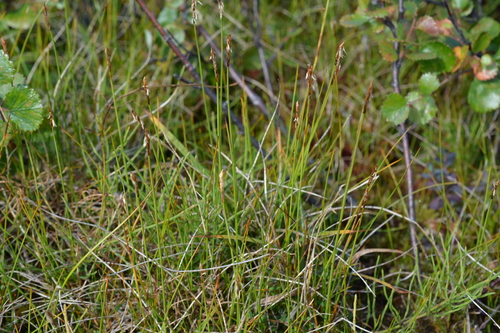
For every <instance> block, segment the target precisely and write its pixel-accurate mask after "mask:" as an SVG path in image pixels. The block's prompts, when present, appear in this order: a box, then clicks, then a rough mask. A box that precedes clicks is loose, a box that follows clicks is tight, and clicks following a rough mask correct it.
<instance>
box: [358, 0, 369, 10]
mask: <svg viewBox="0 0 500 333" xmlns="http://www.w3.org/2000/svg"><path fill="white" fill-rule="evenodd" d="M369 4H370V0H358V8H359V9H361V10H365V9H367V8H368V5H369Z"/></svg>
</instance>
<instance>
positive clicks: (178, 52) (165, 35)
mask: <svg viewBox="0 0 500 333" xmlns="http://www.w3.org/2000/svg"><path fill="white" fill-rule="evenodd" d="M136 2H137V3H138V4H139V5H140V6H141V8H142V10H143V11H144V13H145V14H146V16H147V17H148V19H149V20H150V21H151V23H153V25H154V27H155V28H156V30H158V32H159V33H160V35H161V36H162V37H163V40H164V41H165V42H166V43H167V44H168V46H169V47H170V49H171V50H172V51H173V52H174V53H175V55H176V56H177V57H178V58H179V59H180V60H181V62H182V64H183V65H184V66H186V69H187V70H188V71H189V73H191V76H193V78H194V80H195V81H196V82H197V83H199V84H201V83H202V80H201V76H200V74H198V72H197V71H196V69H195V68H194V66H193V65H192V64H191V63H190V62H189V60H188V59H187V58H186V57H185V56H184V54H182V52H181V50H180V49H179V47H177V45H176V44H175V41H174V39H173V38H172V37H171V36H170V35H169V34H168V32H167V31H166V30H165V29H164V28H163V27H162V26H161V24H160V23H159V22H158V20H157V19H156V17H155V16H154V14H153V13H152V12H151V11H150V10H149V8H148V6H147V5H146V4H145V3H144V1H143V0H136ZM240 80H241V79H240ZM205 93H206V94H207V95H208V97H209V98H210V99H211V100H212V101H213V102H214V103H217V94H216V93H215V92H214V91H213V90H212V89H210V88H209V87H208V86H206V85H205ZM222 109H223V111H224V113H225V115H226V116H228V115H229V113H231V120H232V122H233V124H234V125H235V126H236V127H237V128H238V132H239V133H240V134H242V135H243V134H244V133H245V126H243V123H242V122H241V120H240V118H239V117H238V116H237V115H236V114H234V113H233V112H232V111H229V110H228V108H227V106H226V105H225V104H223V105H222ZM250 141H251V142H252V146H254V147H255V148H256V149H257V150H258V151H259V152H260V153H261V155H262V156H263V157H264V158H265V156H267V153H266V151H265V150H264V149H263V148H262V147H261V145H260V143H259V142H258V141H257V139H255V138H254V137H253V136H250Z"/></svg>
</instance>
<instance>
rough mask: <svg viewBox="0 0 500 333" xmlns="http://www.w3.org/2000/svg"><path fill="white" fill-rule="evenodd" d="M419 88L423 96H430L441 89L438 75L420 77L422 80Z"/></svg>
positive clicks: (429, 74)
mask: <svg viewBox="0 0 500 333" xmlns="http://www.w3.org/2000/svg"><path fill="white" fill-rule="evenodd" d="M418 86H419V87H420V91H421V92H422V94H424V95H430V94H432V93H433V92H434V91H436V89H437V88H439V80H438V78H437V76H436V74H433V73H425V74H423V75H422V76H421V77H420V80H418Z"/></svg>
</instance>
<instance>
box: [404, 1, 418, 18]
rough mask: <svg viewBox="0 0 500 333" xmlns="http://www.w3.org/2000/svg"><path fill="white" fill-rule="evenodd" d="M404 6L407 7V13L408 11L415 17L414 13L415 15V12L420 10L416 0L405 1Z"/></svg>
mask: <svg viewBox="0 0 500 333" xmlns="http://www.w3.org/2000/svg"><path fill="white" fill-rule="evenodd" d="M404 6H405V8H406V13H408V14H409V16H411V17H413V15H415V13H416V12H417V10H418V7H417V5H416V4H415V3H414V2H411V1H405V2H404Z"/></svg>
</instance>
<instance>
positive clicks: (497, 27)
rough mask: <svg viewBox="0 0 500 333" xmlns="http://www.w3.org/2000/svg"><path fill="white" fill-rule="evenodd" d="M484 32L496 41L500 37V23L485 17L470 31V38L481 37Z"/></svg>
mask: <svg viewBox="0 0 500 333" xmlns="http://www.w3.org/2000/svg"><path fill="white" fill-rule="evenodd" d="M482 32H487V33H488V34H489V35H490V37H491V39H494V38H495V37H497V36H498V35H500V23H498V22H497V21H495V20H494V19H492V18H491V17H488V16H485V17H483V18H481V19H480V20H479V21H477V23H476V24H474V26H473V27H472V28H471V29H470V30H469V34H470V36H475V35H479V34H480V33H482Z"/></svg>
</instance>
